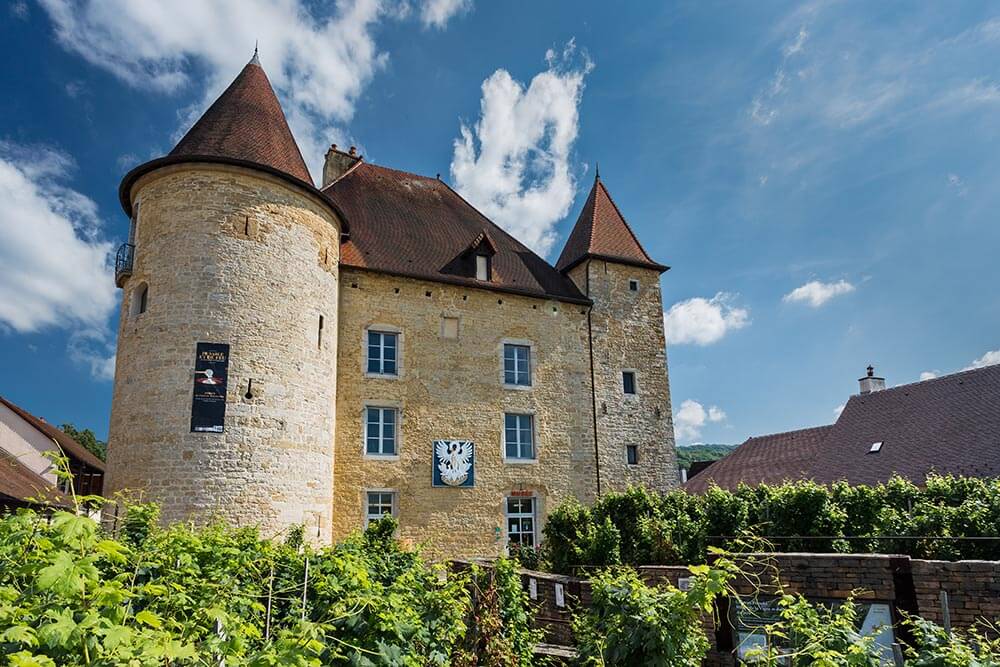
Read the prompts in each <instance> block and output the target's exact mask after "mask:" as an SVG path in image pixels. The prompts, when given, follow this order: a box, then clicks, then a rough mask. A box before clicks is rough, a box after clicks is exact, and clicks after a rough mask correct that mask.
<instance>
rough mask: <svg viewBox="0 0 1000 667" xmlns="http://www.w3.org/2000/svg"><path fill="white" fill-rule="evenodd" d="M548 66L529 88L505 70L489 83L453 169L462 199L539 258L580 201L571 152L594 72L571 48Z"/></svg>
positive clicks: (550, 58)
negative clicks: (576, 198)
mask: <svg viewBox="0 0 1000 667" xmlns="http://www.w3.org/2000/svg"><path fill="white" fill-rule="evenodd" d="M546 62H547V64H548V69H546V70H545V71H544V72H542V73H540V74H537V75H536V76H535V77H534V78H533V79H532V80H531V83H530V84H529V85H528V86H527V87H525V86H524V85H523V84H522V83H520V82H519V81H515V80H514V78H513V77H512V76H511V75H510V73H509V72H507V70H504V69H498V70H497V71H496V72H494V73H493V74H492V75H491V76H490V77H489V78H488V79H486V80H485V81H484V82H483V86H482V93H483V94H482V99H481V101H480V116H479V120H478V121H477V122H476V124H475V125H473V126H471V127H470V126H469V125H466V124H465V123H462V125H461V128H460V131H461V137H460V138H458V139H456V140H455V150H454V155H453V157H452V162H451V175H452V178H453V179H454V181H455V188H456V189H457V190H458V191H459V192H460V193H461V194H462V196H464V197H465V198H466V199H468V200H469V201H470V202H472V204H474V205H475V206H476V207H478V208H479V209H480V210H482V211H483V212H484V213H485V214H486V215H487V216H489V217H490V218H492V219H493V220H495V221H496V222H497V223H498V224H499V225H501V226H502V227H503V228H504V229H506V230H507V231H509V232H511V233H512V234H513V235H514V236H516V237H517V238H518V239H520V240H521V241H523V242H524V243H525V244H526V245H527V246H529V247H530V248H531V249H532V250H534V251H535V252H537V253H539V254H540V255H546V254H548V251H549V250H550V249H551V248H552V245H553V243H554V241H555V223H556V222H558V221H559V220H561V219H562V218H563V217H565V216H566V214H567V213H568V212H569V207H570V206H571V205H572V203H573V197H574V195H575V193H576V182H575V179H574V178H573V174H572V171H571V169H570V152H571V150H572V148H573V144H574V142H575V141H576V137H577V130H578V125H579V113H578V112H579V105H580V99H581V96H582V94H583V84H584V78H585V77H586V75H587V73H588V72H590V70H591V69H592V68H593V63H592V62H591V61H590V60H589V58H587V56H586V54H582V55H580V54H577V53H576V47H575V44H574V43H573V41H572V40H570V42H569V43H568V44H567V45H566V47H565V48H564V49H563V51H562V53H558V54H557V53H555V52H554V51H552V50H549V51H548V53H546Z"/></svg>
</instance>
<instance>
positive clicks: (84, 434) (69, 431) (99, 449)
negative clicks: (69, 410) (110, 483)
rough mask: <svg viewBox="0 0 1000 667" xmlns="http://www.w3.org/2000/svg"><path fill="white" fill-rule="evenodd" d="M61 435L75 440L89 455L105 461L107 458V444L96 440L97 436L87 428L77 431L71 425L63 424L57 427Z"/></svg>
mask: <svg viewBox="0 0 1000 667" xmlns="http://www.w3.org/2000/svg"><path fill="white" fill-rule="evenodd" d="M59 430H61V431H62V432H63V433H65V434H66V435H68V436H69V437H71V438H73V439H74V440H76V441H77V442H78V443H80V444H81V445H83V446H84V447H85V448H86V449H87V450H88V451H89V452H90V453H91V454H93V455H94V456H96V457H97V458H99V459H101V460H102V461H106V460H107V458H108V443H106V442H105V441H103V440H98V439H97V435H95V434H94V432H93V431H91V430H90V429H89V428H85V429H83V430H82V431H81V430H79V429H77V428H76V427H75V426H73V425H72V424H63V425H62V426H60V427H59Z"/></svg>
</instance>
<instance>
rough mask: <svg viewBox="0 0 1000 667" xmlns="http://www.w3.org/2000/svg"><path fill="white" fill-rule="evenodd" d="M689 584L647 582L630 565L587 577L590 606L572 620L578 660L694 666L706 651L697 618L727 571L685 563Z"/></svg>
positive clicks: (638, 666)
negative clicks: (681, 586)
mask: <svg viewBox="0 0 1000 667" xmlns="http://www.w3.org/2000/svg"><path fill="white" fill-rule="evenodd" d="M691 570H692V573H693V574H694V575H695V577H694V581H693V584H692V586H691V589H690V590H688V591H680V590H678V589H676V588H674V587H673V586H670V585H665V586H662V587H651V586H647V585H646V584H645V583H643V581H642V580H641V579H640V578H639V576H638V575H637V574H636V573H635V571H634V570H631V569H626V568H614V569H608V570H605V571H603V572H601V573H598V574H597V575H596V576H595V577H594V578H593V579H592V584H593V589H592V594H591V595H592V602H591V605H590V606H589V607H588V608H587V609H586V610H584V612H583V613H582V614H580V615H578V616H577V617H576V618H574V620H573V633H574V635H575V636H576V638H577V648H578V650H579V653H580V660H581V663H582V664H584V665H620V666H622V667H647V666H648V667H658V666H659V667H688V666H689V667H697V666H699V665H701V664H702V660H703V659H704V657H705V653H706V652H707V651H708V648H709V644H708V639H707V638H706V636H705V630H704V628H703V627H702V623H701V617H702V615H703V614H706V613H711V611H712V606H713V603H714V601H715V599H716V598H717V597H718V596H720V595H722V594H724V593H725V592H726V589H727V585H728V582H729V580H730V579H731V578H732V574H733V573H732V571H731V570H730V569H728V568H726V567H724V566H723V567H716V568H713V569H710V568H708V567H707V566H697V567H693V568H691Z"/></svg>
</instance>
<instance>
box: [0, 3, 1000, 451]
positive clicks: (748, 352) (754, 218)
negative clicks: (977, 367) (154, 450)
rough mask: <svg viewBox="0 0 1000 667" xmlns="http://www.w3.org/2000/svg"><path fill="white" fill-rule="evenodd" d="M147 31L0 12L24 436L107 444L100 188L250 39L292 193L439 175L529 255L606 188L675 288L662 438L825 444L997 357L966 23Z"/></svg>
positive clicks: (456, 24)
mask: <svg viewBox="0 0 1000 667" xmlns="http://www.w3.org/2000/svg"><path fill="white" fill-rule="evenodd" d="M166 7H167V5H160V4H158V3H136V2H127V1H126V0H103V1H102V2H85V1H84V2H73V1H70V0H42V2H40V3H35V2H30V1H26V0H25V1H15V2H6V4H5V5H4V6H2V7H0V39H2V42H3V44H4V45H5V49H4V50H5V53H6V56H5V59H6V63H7V64H6V66H5V67H4V68H0V87H2V91H3V94H2V95H0V196H2V197H3V198H4V199H5V200H6V203H7V206H5V207H4V208H3V209H0V394H3V395H4V396H6V397H8V398H10V399H11V400H13V401H15V402H16V403H18V404H20V405H22V406H23V407H25V408H27V409H28V410H31V411H32V412H34V413H36V414H39V415H42V416H44V417H46V418H47V419H49V420H50V421H55V422H62V421H72V422H75V423H76V424H77V425H79V426H86V427H90V428H93V429H94V430H95V431H96V432H98V433H99V434H102V435H103V434H106V432H107V423H108V417H109V411H110V404H111V393H112V386H111V382H110V381H109V380H108V375H109V373H110V370H111V369H112V368H113V352H114V330H115V328H116V321H117V310H116V308H117V299H118V298H119V296H118V294H117V292H116V290H114V288H113V284H112V278H111V274H110V269H109V265H108V253H109V251H110V250H112V249H113V248H114V247H115V246H117V244H118V243H120V242H121V241H122V240H123V236H124V234H125V233H126V219H125V217H124V215H123V214H122V212H121V210H120V208H119V206H118V204H117V201H116V199H117V196H116V191H117V186H118V182H119V181H120V179H121V176H122V175H123V174H124V172H125V171H127V169H128V168H130V167H131V166H134V165H135V164H137V163H138V162H141V161H143V160H146V159H148V158H151V157H155V156H158V155H161V154H163V153H164V152H166V151H168V150H169V149H170V148H171V146H172V144H173V142H174V141H175V140H176V139H177V138H178V137H179V136H180V134H182V133H183V131H184V130H185V129H186V128H187V127H188V126H189V124H190V123H191V122H192V121H193V119H194V118H196V117H197V115H198V113H200V111H202V110H203V109H204V108H205V107H206V106H207V104H208V103H209V102H210V101H211V100H212V99H213V98H214V97H215V96H216V95H217V94H218V93H219V92H220V91H221V90H222V89H223V88H224V87H225V85H227V84H228V82H229V81H230V80H231V79H232V78H233V77H235V75H236V74H237V73H238V71H239V69H240V68H241V67H242V66H243V64H244V63H245V62H246V61H247V60H248V59H249V57H250V54H251V52H252V51H253V45H254V41H255V40H260V50H261V60H262V62H263V65H264V67H265V69H266V70H267V72H268V74H269V76H270V77H271V79H272V82H273V83H274V84H275V87H276V88H277V89H278V92H279V96H280V97H281V99H282V102H283V104H284V105H285V109H286V113H288V115H289V119H290V122H291V124H292V128H293V131H294V132H295V134H296V138H297V139H298V141H299V144H300V146H301V147H302V149H303V153H305V154H306V159H307V161H308V162H309V163H310V166H311V167H312V168H313V169H315V168H316V166H317V165H318V163H319V161H320V160H321V158H322V151H323V149H324V148H325V146H326V145H327V144H329V143H331V142H336V143H338V144H341V145H351V144H355V145H357V146H359V147H360V149H361V151H362V152H363V153H364V154H365V155H366V158H367V159H370V160H373V161H375V162H378V163H380V164H384V165H389V166H393V167H396V168H401V169H406V170H410V171H415V172H418V173H423V174H428V175H434V174H437V173H440V174H442V176H443V177H444V178H446V179H448V180H449V182H451V183H452V184H453V185H455V186H456V187H457V188H458V189H459V190H460V191H461V192H463V194H465V195H466V196H467V197H468V198H469V199H470V200H472V201H474V202H475V203H477V204H478V205H479V206H480V207H481V208H482V209H483V210H484V211H486V212H487V213H488V214H489V215H490V216H491V217H493V218H494V219H495V220H496V221H497V222H499V223H501V224H503V225H504V226H506V227H507V228H508V229H511V230H512V231H514V232H515V233H516V234H517V235H518V236H520V237H521V238H522V239H524V240H525V241H526V242H528V243H529V244H530V245H532V246H533V247H534V248H536V249H537V250H539V251H540V252H542V253H546V254H547V256H548V258H549V259H550V260H554V259H555V257H556V256H557V255H558V251H559V249H560V248H561V244H562V242H563V241H564V239H565V236H566V234H567V233H568V231H569V229H570V227H571V225H572V223H573V221H574V220H575V216H576V215H577V213H578V212H579V209H580V207H581V206H582V204H583V200H584V198H585V197H586V195H587V192H588V189H589V186H590V183H591V181H592V179H593V168H594V165H595V164H596V163H600V171H601V176H602V179H603V180H604V181H605V183H606V184H607V186H608V188H609V189H610V191H611V193H612V195H613V196H614V198H615V200H616V202H617V203H618V205H619V206H620V208H621V209H622V211H623V212H624V214H625V216H626V218H627V219H628V220H629V222H630V224H631V225H632V226H633V227H634V228H635V230H636V232H637V233H638V235H639V237H640V239H641V240H642V242H643V243H644V245H645V246H646V249H647V251H649V253H650V254H651V255H652V256H653V257H654V258H656V259H657V260H658V261H661V262H663V263H665V264H668V265H670V266H671V267H673V268H672V269H671V270H670V271H669V272H667V273H666V274H665V275H664V276H663V279H662V286H663V294H664V301H665V303H664V306H665V309H666V310H668V315H667V324H668V336H669V338H670V345H669V349H668V353H669V359H670V376H671V385H672V393H673V396H672V400H673V404H674V411H675V421H676V422H677V425H678V440H679V441H680V442H682V443H689V442H696V441H706V442H740V441H742V440H743V439H745V438H746V437H747V436H749V435H754V434H762V433H769V432H775V431H782V430H787V429H792V428H798V427H803V426H809V425H815V424H821V423H829V422H831V421H832V420H833V419H834V418H835V410H836V409H837V407H838V406H840V405H842V404H843V403H844V402H845V401H846V399H847V398H848V396H849V395H850V394H851V393H853V392H856V391H857V383H856V379H857V378H858V377H860V376H861V374H862V373H863V371H864V367H865V366H867V365H868V363H874V364H875V365H876V367H877V369H878V371H879V372H880V374H884V375H885V376H886V378H887V381H888V383H889V384H890V385H894V384H900V383H906V382H913V381H917V380H919V379H920V378H921V376H922V374H930V373H936V374H942V373H948V372H954V371H957V370H960V369H963V368H966V367H969V366H971V365H974V364H984V363H990V362H993V363H996V362H1000V296H998V290H997V285H998V284H1000V262H998V261H997V259H998V258H997V255H998V253H997V250H998V248H1000V223H998V220H997V214H996V211H997V210H1000V188H998V187H997V185H998V180H1000V123H997V122H996V121H995V118H996V117H997V115H998V113H1000V9H997V7H996V5H994V4H992V3H987V2H979V3H975V2H962V3H959V2H956V3H912V2H882V3H869V2H846V1H845V2H832V1H831V2H819V1H817V2H806V3H798V2H788V3H783V2H768V3H718V2H704V1H698V2H672V3H606V2H567V3H563V4H558V3H517V2H511V3H506V2H505V3H493V2H490V3H487V2H481V1H480V2H476V1H474V0H471V1H470V0H467V1H465V2H463V1H462V0H427V2H417V1H416V0H410V1H409V2H401V1H397V2H388V0H386V1H385V2H378V1H376V0H357V1H356V2H343V3H340V4H338V5H337V6H336V7H331V6H330V5H328V3H318V2H317V3H307V2H303V1H302V0H279V1H277V2H264V1H263V0H242V1H240V2H237V1H236V0H214V1H212V2H197V3H196V2H190V3H185V2H178V3H170V5H169V9H166ZM924 376H925V377H926V375H924Z"/></svg>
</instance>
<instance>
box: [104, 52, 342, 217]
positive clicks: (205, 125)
mask: <svg viewBox="0 0 1000 667" xmlns="http://www.w3.org/2000/svg"><path fill="white" fill-rule="evenodd" d="M184 162H215V163H223V164H233V165H237V166H243V167H249V168H253V169H260V170H262V171H265V172H268V173H271V174H273V175H275V176H278V177H279V178H282V179H284V180H287V181H289V182H291V183H293V184H295V185H297V186H299V187H301V188H304V189H306V190H307V191H310V192H312V193H314V194H316V195H317V196H318V197H319V198H320V199H324V198H323V196H322V195H321V194H320V193H319V190H318V189H316V187H315V185H314V184H313V180H312V177H311V176H310V175H309V169H308V168H307V167H306V163H305V160H303V159H302V153H301V151H299V146H298V144H296V143H295V137H294V136H292V131H291V129H289V127H288V121H287V120H286V119H285V113H284V111H282V109H281V103H280V102H279V101H278V97H277V96H276V95H275V94H274V89H273V88H272V87H271V82H270V81H269V80H268V78H267V74H265V73H264V70H263V68H261V66H260V63H259V62H258V61H257V57H256V55H255V56H254V58H253V60H251V61H250V62H249V63H247V65H246V67H244V68H243V71H242V72H240V73H239V76H237V77H236V79H235V80H234V81H233V82H232V83H231V84H229V87H228V88H226V90H225V91H224V92H223V93H222V95H220V96H219V98H218V99H217V100H215V102H213V103H212V106H210V107H209V108H208V110H207V111H205V113H204V114H203V115H202V117H201V118H199V119H198V122H196V123H195V124H194V126H193V127H192V128H191V129H190V130H188V132H187V134H185V135H184V137H183V138H182V139H181V140H180V142H178V144H177V145H176V146H175V147H174V149H173V150H172V151H170V153H169V154H168V155H166V156H164V157H161V158H157V159H155V160H151V161H149V162H146V163H144V164H141V165H139V166H138V167H136V168H135V169H133V170H132V171H130V172H129V173H128V174H126V175H125V178H123V179H122V182H121V185H120V186H119V187H118V199H119V201H120V202H121V205H122V208H123V209H124V210H125V213H126V214H127V215H130V216H131V214H132V202H131V189H132V185H133V184H135V182H136V181H137V180H138V179H139V177H141V176H142V175H143V174H146V173H149V172H151V171H153V170H155V169H158V168H160V167H164V166H168V165H172V164H178V163H184ZM334 208H336V207H334ZM338 213H339V211H338Z"/></svg>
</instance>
